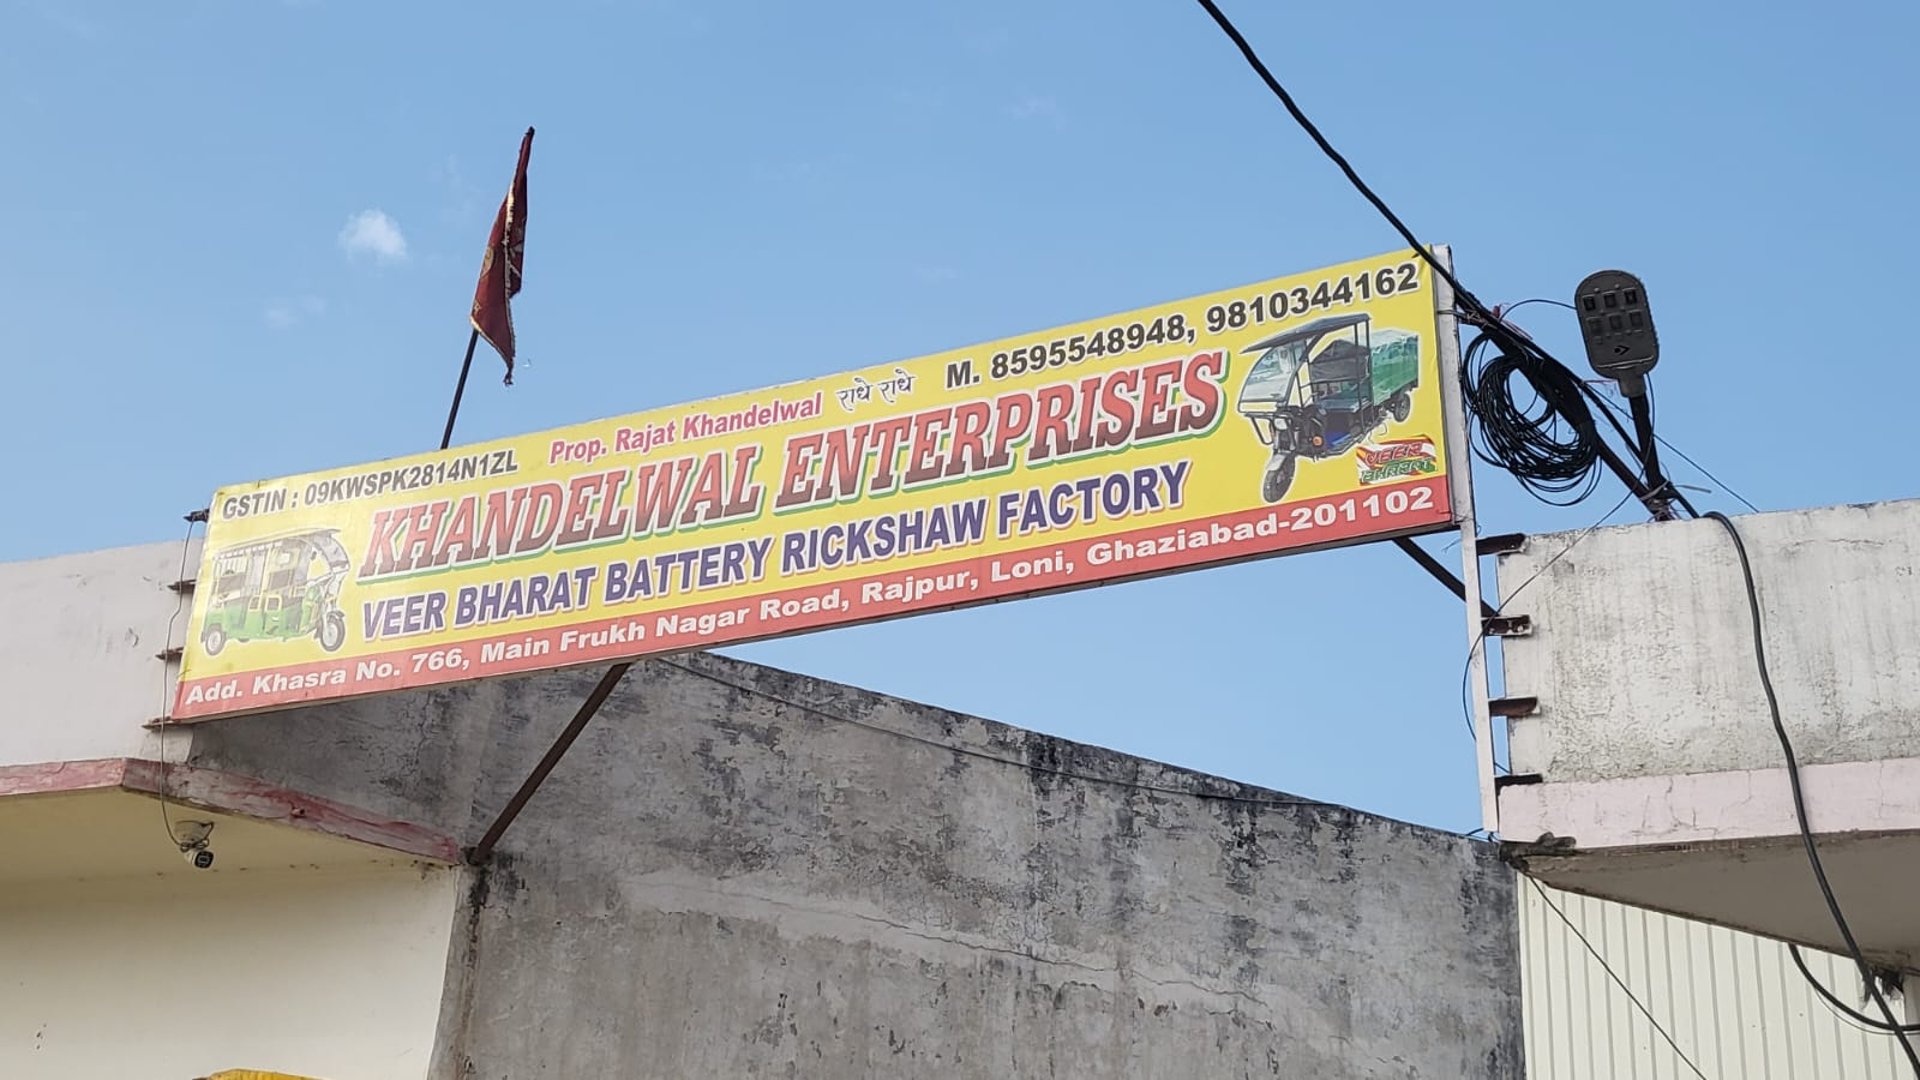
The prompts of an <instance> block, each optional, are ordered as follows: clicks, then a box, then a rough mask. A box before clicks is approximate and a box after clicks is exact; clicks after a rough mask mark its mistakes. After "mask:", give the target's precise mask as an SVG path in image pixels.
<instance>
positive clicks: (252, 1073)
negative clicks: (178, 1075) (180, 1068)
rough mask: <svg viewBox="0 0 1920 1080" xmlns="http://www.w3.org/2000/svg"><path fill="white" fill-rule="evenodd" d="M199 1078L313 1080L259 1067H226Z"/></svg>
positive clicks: (205, 1079)
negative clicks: (262, 1070) (264, 1070)
mask: <svg viewBox="0 0 1920 1080" xmlns="http://www.w3.org/2000/svg"><path fill="white" fill-rule="evenodd" d="M198 1080H313V1077H311V1076H295V1075H293V1074H292V1073H276V1072H261V1071H260V1070H258V1069H226V1070H223V1071H221V1072H217V1073H214V1074H213V1075H212V1076H202V1077H199V1078H198Z"/></svg>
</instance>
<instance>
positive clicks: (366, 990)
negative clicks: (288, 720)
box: [0, 824, 459, 1080]
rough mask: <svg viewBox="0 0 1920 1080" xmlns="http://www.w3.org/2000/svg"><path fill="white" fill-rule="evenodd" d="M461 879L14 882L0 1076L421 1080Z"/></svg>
mask: <svg viewBox="0 0 1920 1080" xmlns="http://www.w3.org/2000/svg"><path fill="white" fill-rule="evenodd" d="M154 827H155V828H156V829H157V828H158V825H157V824H156V825H155V826H154ZM458 878H459V875H458V873H457V872H455V871H451V870H426V869H421V868H417V867H411V866H402V867H390V868H358V869H353V870H345V869H338V868H336V869H332V870H286V871H253V872H248V873H229V874H223V873H219V872H215V873H207V874H196V873H194V872H192V871H186V872H184V873H177V874H171V875H167V876H152V875H147V876H142V877H127V878H120V879H107V880H100V879H94V880H85V881H81V880H72V881H60V882H39V883H34V884H32V885H20V884H12V885H9V886H8V887H7V888H6V889H4V890H0V1076H5V1077H9V1078H17V1080H56V1078H57V1080H92V1078H99V1080H109V1078H120V1077H152V1078H154V1080H187V1078H188V1077H194V1076H205V1075H208V1074H209V1073H212V1072H214V1071H216V1070H220V1069H232V1068H252V1069H265V1070H273V1071H283V1072H288V1073H294V1074H298V1075H304V1076H317V1077H325V1078H327V1080H420V1078H422V1077H425V1076H427V1074H428V1066H429V1062H430V1059H431V1056H432V1052H433V1039H434V1029H435V1022H436V1018H437V1016H438V1011H439V1006H440V995H441V991H442V989H443V985H444V975H445V970H446V957H447V942H448V940H449V938H450V934H451V930H452V926H453V919H454V913H455V908H456V906H457V902H458V899H459V896H458V891H457V886H458Z"/></svg>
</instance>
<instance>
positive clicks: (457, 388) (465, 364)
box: [440, 327, 480, 450]
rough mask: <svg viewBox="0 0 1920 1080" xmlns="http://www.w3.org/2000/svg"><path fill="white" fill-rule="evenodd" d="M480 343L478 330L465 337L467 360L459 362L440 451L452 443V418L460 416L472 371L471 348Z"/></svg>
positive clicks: (441, 437) (475, 329)
mask: <svg viewBox="0 0 1920 1080" xmlns="http://www.w3.org/2000/svg"><path fill="white" fill-rule="evenodd" d="M479 343H480V330H479V328H478V327H476V328H474V331H473V333H471V334H469V335H467V358H466V359H465V360H462V361H460V381H459V382H457V383H455V384H454V386H453V408H451V409H448V410H447V430H446V431H445V432H443V433H441V435H440V449H442V450H445V449H446V448H447V445H448V444H449V443H451V442H453V418H454V417H456V416H459V415H460V395H462V394H464V393H466V392H467V372H468V371H470V370H472V369H473V347H474V346H475V345H477V344H479Z"/></svg>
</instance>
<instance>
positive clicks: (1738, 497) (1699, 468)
mask: <svg viewBox="0 0 1920 1080" xmlns="http://www.w3.org/2000/svg"><path fill="white" fill-rule="evenodd" d="M1558 302H1559V301H1557V300H1556V301H1549V303H1558ZM1519 306H1520V305H1518V304H1515V305H1514V307H1519ZM1600 403H1601V404H1602V405H1605V406H1606V407H1607V408H1608V409H1610V410H1612V411H1614V412H1616V413H1617V412H1620V411H1621V407H1620V406H1619V405H1617V404H1615V403H1613V402H1611V401H1608V400H1607V398H1606V395H1604V394H1603V395H1601V397H1600ZM1653 440H1654V441H1655V442H1657V443H1659V444H1660V445H1661V446H1664V447H1666V448H1667V449H1668V450H1671V451H1672V452H1673V455H1674V456H1675V457H1677V458H1679V459H1680V460H1681V461H1684V462H1686V463H1687V464H1688V465H1691V466H1692V467H1693V469H1694V471H1695V472H1698V473H1699V474H1700V475H1701V476H1704V477H1706V478H1707V479H1708V480H1709V481H1710V482H1712V483H1713V484H1715V485H1717V486H1718V487H1719V489H1720V490H1721V491H1724V492H1726V493H1727V494H1728V495H1731V496H1733V499H1734V501H1735V502H1737V503H1739V504H1740V505H1741V506H1744V507H1746V508H1747V509H1748V510H1750V511H1752V512H1753V513H1756V514H1757V513H1759V512H1760V508H1759V507H1758V506H1755V505H1754V504H1753V502H1752V500H1750V499H1748V498H1747V497H1746V496H1745V495H1742V494H1740V493H1739V492H1738V491H1735V490H1734V489H1733V485H1731V484H1729V483H1727V482H1726V481H1725V480H1722V479H1720V478H1719V477H1718V476H1715V475H1714V474H1713V473H1712V472H1711V471H1710V470H1709V469H1708V468H1707V467H1706V466H1705V465H1702V464H1700V463H1699V462H1697V461H1695V460H1693V458H1691V457H1689V456H1687V452H1686V451H1685V450H1682V449H1680V448H1679V447H1678V446H1676V445H1674V443H1673V440H1671V439H1669V438H1667V437H1666V436H1664V435H1662V434H1660V433H1659V432H1658V431H1655V432H1654V433H1653Z"/></svg>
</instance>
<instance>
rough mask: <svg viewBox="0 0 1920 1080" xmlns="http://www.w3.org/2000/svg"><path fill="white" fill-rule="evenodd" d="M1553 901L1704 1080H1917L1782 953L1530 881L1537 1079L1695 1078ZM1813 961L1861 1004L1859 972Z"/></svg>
mask: <svg viewBox="0 0 1920 1080" xmlns="http://www.w3.org/2000/svg"><path fill="white" fill-rule="evenodd" d="M1546 898H1551V900H1552V902H1553V903H1554V904H1555V905H1556V906H1558V907H1559V909H1560V910H1561V911H1562V912H1564V913H1565V914H1566V917H1567V920H1568V921H1570V922H1571V923H1572V924H1573V925H1574V926H1576V927H1578V928H1579V930H1580V933H1582V934H1584V935H1586V938H1587V940H1588V941H1590V942H1592V944H1593V947H1594V949H1595V950H1597V951H1598V952H1599V954H1600V955H1601V956H1602V957H1604V958H1605V960H1606V963H1607V966H1608V967H1611V968H1612V969H1613V970H1614V972H1615V973H1616V974H1618V975H1619V976H1620V978H1621V980H1622V981H1623V982H1625V983H1626V984H1627V985H1628V986H1629V987H1631V988H1632V989H1633V993H1634V996H1636V997H1638V998H1639V999H1640V1001H1641V1003H1642V1004H1644V1005H1646V1007H1647V1009H1648V1011H1649V1012H1651V1013H1652V1014H1653V1015H1654V1016H1655V1017H1656V1018H1658V1019H1659V1021H1660V1026H1661V1027H1663V1028H1665V1029H1666V1031H1667V1033H1668V1034H1669V1035H1671V1036H1673V1040H1674V1042H1676V1043H1678V1044H1679V1046H1680V1049H1682V1050H1684V1051H1685V1052H1686V1055H1687V1057H1688V1058H1690V1059H1692V1061H1693V1063H1694V1064H1695V1065H1697V1066H1698V1067H1699V1069H1700V1072H1701V1073H1704V1074H1705V1075H1706V1076H1707V1077H1708V1080H1881V1078H1885V1080H1902V1078H1906V1080H1911V1078H1910V1077H1907V1072H1906V1069H1907V1064H1906V1061H1905V1060H1904V1058H1903V1057H1902V1055H1901V1053H1900V1049H1899V1047H1898V1046H1896V1045H1895V1044H1894V1043H1893V1040H1892V1039H1891V1037H1889V1036H1886V1035H1881V1034H1878V1033H1875V1032H1871V1031H1868V1030H1866V1029H1864V1028H1861V1027H1859V1026H1858V1025H1856V1024H1854V1023H1853V1022H1852V1021H1851V1020H1848V1019H1846V1018H1845V1017H1842V1016H1839V1015H1837V1014H1836V1013H1834V1012H1833V1011H1832V1010H1831V1009H1829V1008H1828V1007H1827V1005H1826V1003H1825V1002H1823V1001H1821V1000H1819V999H1818V998H1817V997H1815V996H1814V994H1813V991H1812V990H1810V989H1809V988H1808V987H1807V985H1806V983H1805V981H1804V980H1803V979H1801V977H1800V973H1799V972H1798V971H1796V970H1794V966H1793V959H1792V958H1791V957H1790V956H1788V955H1787V948H1786V946H1785V945H1781V944H1779V943H1778V942H1774V941H1771V940H1768V939H1766V938H1760V937H1755V936H1753V935H1751V934H1743V933H1739V932H1737V931H1733V930H1727V929H1724V928H1722V927H1717V926H1710V925H1708V924H1706V923H1702V922H1695V921H1693V920H1691V919H1676V918H1672V917H1670V916H1666V915H1660V914H1656V913H1654V912H1651V911H1645V910H1642V909H1640V908H1634V907H1627V906H1624V905H1621V904H1615V903H1610V902H1608V901H1605V900H1595V899H1592V898H1590V897H1584V896H1578V895H1575V894H1573V893H1565V892H1560V891H1558V890H1554V889H1547V888H1544V887H1536V886H1535V883H1533V881H1532V879H1530V878H1529V879H1525V880H1523V881H1522V882H1521V885H1520V899H1521V903H1520V947H1521V955H1522V958H1523V959H1522V963H1523V970H1522V974H1521V998H1522V1002H1523V1006H1524V1008H1525V1010H1526V1021H1525V1031H1526V1054H1527V1075H1528V1076H1529V1077H1531V1078H1532V1080H1628V1078H1632V1080H1641V1078H1645V1080H1668V1078H1677V1080H1691V1078H1692V1077H1694V1076H1695V1073H1694V1071H1693V1070H1692V1069H1690V1068H1688V1067H1687V1064H1686V1062H1684V1061H1682V1060H1681V1059H1680V1058H1679V1056H1678V1055H1676V1054H1675V1053H1674V1051H1673V1049H1672V1048H1671V1047H1669V1046H1668V1045H1667V1043H1666V1041H1665V1040H1664V1039H1662V1038H1661V1037H1660V1035H1659V1033H1658V1032H1656V1031H1655V1030H1653V1027H1652V1025H1650V1024H1649V1023H1648V1022H1647V1018H1646V1017H1645V1016H1644V1015H1642V1014H1641V1012H1640V1010H1638V1009H1636V1008H1635V1007H1634V1004H1633V1002H1632V1001H1630V1000H1628V999H1627V996H1626V994H1625V993H1623V992H1622V991H1621V989H1620V987H1619V986H1617V985H1615V983H1614V982H1613V980H1612V979H1610V978H1608V976H1607V973H1606V970H1605V969H1604V968H1602V967H1601V965H1600V964H1599V963H1598V962H1597V961H1595V960H1594V958H1593V956H1592V955H1590V954H1589V953H1588V951H1587V949H1586V947H1585V946H1583V945H1581V943H1580V939H1579V938H1578V937H1576V936H1575V935H1574V934H1573V933H1572V932H1571V931H1569V930H1568V929H1567V924H1566V923H1565V922H1562V921H1561V919H1560V918H1559V917H1558V916H1556V915H1555V914H1554V913H1553V911H1552V910H1550V909H1549V908H1547V906H1546V903H1545V900H1546ZM1805 955H1806V957H1807V966H1808V967H1809V968H1810V969H1811V970H1812V971H1813V973H1814V974H1815V975H1816V976H1819V977H1820V978H1821V979H1823V980H1824V981H1825V983H1826V985H1827V986H1828V987H1829V988H1831V989H1832V990H1833V991H1834V993H1835V994H1836V995H1838V996H1839V998H1840V1000H1842V1001H1845V1002H1848V1003H1849V1004H1855V1005H1856V1006H1857V1003H1858V999H1859V996H1860V995H1859V978H1858V976H1857V975H1855V974H1853V966H1852V964H1851V963H1850V962H1849V961H1847V960H1844V959H1842V958H1840V957H1837V956H1831V955H1829V954H1826V953H1820V952H1807V953H1806V954H1805ZM1894 1007H1895V1009H1896V1010H1898V1009H1899V1005H1898V1004H1895V1006H1894Z"/></svg>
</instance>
